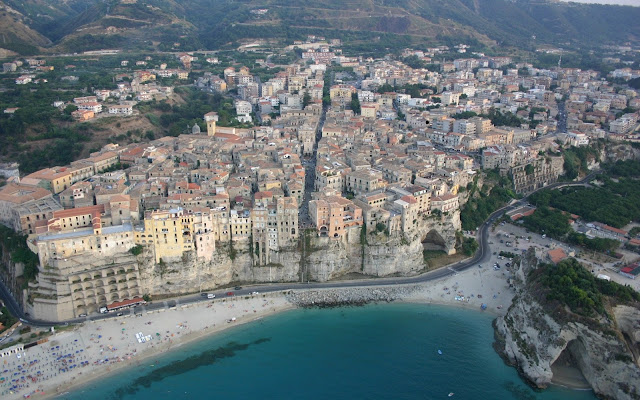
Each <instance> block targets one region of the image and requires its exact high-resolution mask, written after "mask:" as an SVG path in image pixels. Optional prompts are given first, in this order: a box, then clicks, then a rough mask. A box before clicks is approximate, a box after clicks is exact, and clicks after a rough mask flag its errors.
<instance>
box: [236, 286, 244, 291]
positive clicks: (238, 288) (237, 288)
mask: <svg viewBox="0 0 640 400" xmlns="http://www.w3.org/2000/svg"><path fill="white" fill-rule="evenodd" d="M234 289H235V290H241V289H242V286H236V287H235V288H234Z"/></svg>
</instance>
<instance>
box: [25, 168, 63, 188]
mask: <svg viewBox="0 0 640 400" xmlns="http://www.w3.org/2000/svg"><path fill="white" fill-rule="evenodd" d="M72 173H73V169H72V168H67V167H53V168H45V169H41V170H40V171H36V172H34V173H32V174H29V175H27V176H25V177H24V178H23V182H24V183H27V182H29V183H27V184H31V183H32V182H34V183H35V182H37V186H40V187H43V188H45V189H48V190H50V191H52V192H53V193H54V194H58V193H60V192H62V191H63V190H65V189H67V188H68V187H70V186H71V185H72V184H73V183H74V181H73V177H72V175H73V174H72Z"/></svg>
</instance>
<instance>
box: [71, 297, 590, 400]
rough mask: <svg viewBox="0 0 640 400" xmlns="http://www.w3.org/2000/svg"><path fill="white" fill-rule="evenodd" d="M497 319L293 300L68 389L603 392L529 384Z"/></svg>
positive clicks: (150, 394) (126, 395)
mask: <svg viewBox="0 0 640 400" xmlns="http://www.w3.org/2000/svg"><path fill="white" fill-rule="evenodd" d="M492 319H493V317H492V316H491V315H489V314H485V313H482V312H480V311H472V310H464V309H458V308H453V307H445V306H435V305H425V304H383V305H369V306H366V307H344V308H334V309H308V310H293V311H288V312H285V313H282V314H279V315H275V316H272V317H269V318H265V319H262V320H258V321H255V322H252V323H249V324H246V325H240V326H238V327H235V328H233V329H231V330H229V331H226V332H223V333H220V334H217V335H215V336H212V337H209V338H206V339H203V340H200V341H198V342H194V343H190V344H188V345H184V346H182V347H179V348H178V349H175V350H173V351H171V352H168V353H166V354H164V355H162V356H161V357H157V358H153V359H146V360H145V361H144V363H141V365H140V366H138V367H135V368H133V369H128V370H126V371H121V372H118V373H117V374H116V375H113V376H110V377H108V378H106V379H104V380H102V381H99V382H92V383H89V384H87V385H85V386H84V387H82V388H80V389H78V390H76V391H74V392H72V393H69V394H65V395H63V396H60V398H65V399H78V400H80V399H82V400H87V399H142V400H145V399H149V400H160V399H221V398H224V399H323V400H325V399H332V400H335V399H443V398H448V397H449V394H450V393H453V396H451V397H452V398H453V399H454V400H455V399H501V400H502V399H545V400H553V399H563V400H565V399H566V400H578V399H580V400H582V399H595V396H594V395H593V393H592V392H591V391H576V390H570V389H565V388H561V387H557V386H552V387H550V388H549V389H547V390H545V391H534V390H533V389H531V388H530V387H529V386H527V384H525V383H524V382H523V381H522V379H520V377H519V376H518V374H517V372H516V370H515V369H514V368H511V367H508V366H507V365H505V364H504V363H503V361H502V360H501V359H500V357H499V356H498V355H497V354H496V353H495V351H494V350H493V348H492V342H493V329H492V327H491V321H492ZM438 350H440V352H441V353H442V354H439V352H438Z"/></svg>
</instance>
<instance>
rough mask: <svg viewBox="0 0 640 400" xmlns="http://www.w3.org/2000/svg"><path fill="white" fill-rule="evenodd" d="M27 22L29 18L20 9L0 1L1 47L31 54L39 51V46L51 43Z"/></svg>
mask: <svg viewBox="0 0 640 400" xmlns="http://www.w3.org/2000/svg"><path fill="white" fill-rule="evenodd" d="M27 22H28V21H27V18H25V17H24V15H22V14H21V13H20V12H19V11H17V10H15V9H13V8H12V7H10V6H8V5H7V4H3V3H2V2H0V48H3V49H6V50H10V51H13V52H16V53H20V54H24V55H31V54H36V53H38V52H39V49H38V47H40V46H47V45H49V44H51V41H50V40H49V39H48V38H46V37H45V36H43V35H42V34H40V33H38V32H37V31H35V30H34V29H32V28H30V27H29V26H28V25H27Z"/></svg>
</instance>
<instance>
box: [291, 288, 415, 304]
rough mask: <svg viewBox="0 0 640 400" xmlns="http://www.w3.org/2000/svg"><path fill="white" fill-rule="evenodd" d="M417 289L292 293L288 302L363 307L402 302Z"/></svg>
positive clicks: (305, 291)
mask: <svg viewBox="0 0 640 400" xmlns="http://www.w3.org/2000/svg"><path fill="white" fill-rule="evenodd" d="M415 289H416V287H415V286H404V287H364V288H340V289H318V290H304V291H293V292H290V293H289V294H287V300H288V301H289V302H291V303H292V304H295V305H296V306H298V307H303V308H310V307H319V308H325V307H341V306H362V305H365V304H368V303H381V302H385V303H388V302H392V301H395V300H402V299H403V298H405V297H406V296H408V295H409V294H410V293H411V292H413V291H414V290H415Z"/></svg>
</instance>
